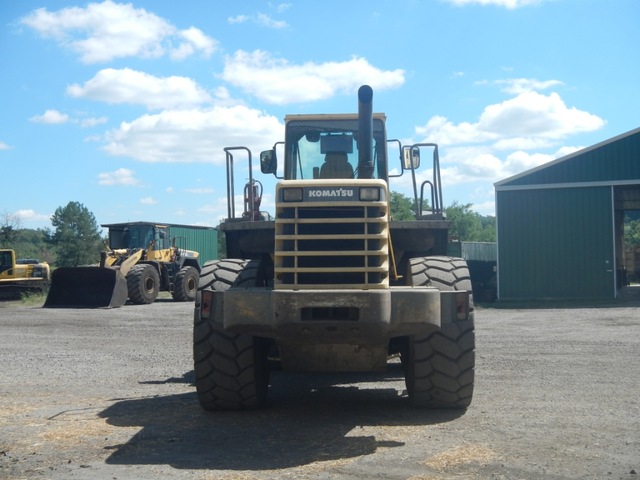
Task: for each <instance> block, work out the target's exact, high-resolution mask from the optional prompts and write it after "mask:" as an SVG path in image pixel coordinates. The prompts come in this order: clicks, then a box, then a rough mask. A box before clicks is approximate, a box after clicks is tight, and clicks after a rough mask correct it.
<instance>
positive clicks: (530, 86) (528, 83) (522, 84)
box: [494, 78, 564, 95]
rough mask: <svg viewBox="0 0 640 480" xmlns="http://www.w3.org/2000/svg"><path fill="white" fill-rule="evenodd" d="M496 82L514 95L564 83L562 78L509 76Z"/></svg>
mask: <svg viewBox="0 0 640 480" xmlns="http://www.w3.org/2000/svg"><path fill="white" fill-rule="evenodd" d="M494 83H495V84H496V85H501V86H503V88H502V91H503V92H505V93H509V94H512V95H518V94H520V93H524V92H530V91H540V90H547V89H549V88H552V87H557V86H561V85H564V83H562V82H561V81H560V80H544V81H540V80H537V79H535V78H507V79H504V80H496V81H495V82H494Z"/></svg>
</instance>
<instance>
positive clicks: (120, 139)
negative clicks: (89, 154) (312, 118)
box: [104, 105, 284, 164]
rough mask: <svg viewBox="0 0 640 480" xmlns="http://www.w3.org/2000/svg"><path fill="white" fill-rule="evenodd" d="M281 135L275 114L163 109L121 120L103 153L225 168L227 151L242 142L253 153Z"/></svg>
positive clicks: (236, 109)
mask: <svg viewBox="0 0 640 480" xmlns="http://www.w3.org/2000/svg"><path fill="white" fill-rule="evenodd" d="M214 132H215V134H214ZM283 136H284V127H283V125H282V124H281V123H280V122H279V121H278V119H277V118H275V117H273V116H268V115H265V114H264V113H262V112H260V111H258V110H255V109H250V108H247V107H245V106H242V105H236V106H232V107H225V106H215V107H212V108H208V109H190V110H165V111H162V112H160V113H158V114H154V115H143V116H141V117H139V118H137V119H135V120H134V121H132V122H123V123H121V124H120V126H119V128H117V129H113V130H110V131H108V132H107V133H106V137H105V138H106V141H107V144H106V145H105V147H104V149H105V150H106V151H107V152H108V153H109V154H111V155H116V156H127V157H130V158H133V159H135V160H139V161H142V162H167V163H171V162H177V163H190V162H212V163H217V164H224V161H225V154H224V151H223V150H222V149H223V148H224V147H227V146H229V145H237V144H241V145H245V146H247V147H249V148H250V149H251V150H252V151H254V152H255V151H260V150H263V149H265V148H266V147H268V146H270V145H273V142H274V139H281V138H282V137H283ZM254 163H255V162H254Z"/></svg>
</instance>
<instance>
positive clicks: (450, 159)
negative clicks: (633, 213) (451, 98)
mask: <svg viewBox="0 0 640 480" xmlns="http://www.w3.org/2000/svg"><path fill="white" fill-rule="evenodd" d="M483 83H490V84H493V85H498V86H501V87H503V91H504V92H506V93H510V94H512V95H513V96H512V97H511V98H508V99H507V100H505V101H503V102H500V103H496V104H492V105H488V106H486V107H485V108H484V110H483V111H482V112H481V114H480V116H479V118H478V120H477V122H475V123H472V122H461V123H458V124H456V123H454V122H452V121H450V120H448V119H447V118H445V117H443V116H434V117H432V118H430V119H429V120H428V121H427V123H426V124H425V125H423V126H420V127H416V129H415V133H416V136H417V137H418V141H417V142H420V143H423V142H434V143H437V144H438V145H440V147H441V148H440V165H441V178H442V184H443V185H444V186H445V188H448V189H449V190H450V189H451V188H455V187H456V186H460V185H464V187H463V188H464V189H465V190H466V191H467V193H468V191H469V188H473V187H474V186H479V185H482V184H486V182H491V183H495V182H497V181H499V180H503V179H505V178H509V177H511V176H513V175H516V174H519V173H522V172H524V171H527V170H529V169H532V168H535V167H538V166H540V165H543V164H545V163H547V162H550V161H552V160H555V159H557V158H560V157H563V156H565V155H568V154H569V153H572V152H574V151H576V150H578V149H579V148H578V147H565V146H561V145H562V143H563V142H564V141H565V140H566V139H567V138H569V137H571V136H572V135H576V134H579V133H583V132H590V131H594V130H598V129H599V128H602V126H603V125H604V124H605V122H604V120H603V119H601V118H600V117H598V116H597V115H594V114H592V113H589V112H586V111H583V110H579V109H577V108H575V107H569V106H567V105H566V104H565V102H564V101H563V100H562V98H561V97H560V95H559V94H558V93H557V92H550V93H548V94H543V93H539V92H538V90H546V89H550V88H553V87H556V86H560V85H563V83H562V82H560V81H557V80H549V81H538V80H536V79H522V78H520V79H508V80H503V81H495V82H483ZM410 142H412V140H410ZM424 158H427V155H426V154H425V155H424ZM423 167H424V170H421V171H419V172H417V176H418V179H419V181H420V182H421V181H423V180H431V177H432V175H433V174H432V170H431V162H423ZM407 181H408V180H404V179H400V181H399V182H398V183H399V185H400V186H401V188H403V189H405V190H407V191H409V185H408V184H407V183H406V182H407ZM476 192H477V193H476V194H475V197H474V200H478V202H477V203H478V205H480V206H478V205H475V204H474V209H476V210H477V211H480V212H481V213H483V214H491V213H492V212H490V211H489V210H490V209H491V208H492V206H493V202H494V199H493V192H485V193H482V192H481V191H480V190H479V189H476Z"/></svg>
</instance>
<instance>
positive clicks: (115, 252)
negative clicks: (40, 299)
mask: <svg viewBox="0 0 640 480" xmlns="http://www.w3.org/2000/svg"><path fill="white" fill-rule="evenodd" d="M198 257H199V254H198V252H194V251H191V250H185V249H182V248H178V247H176V245H175V239H173V240H171V239H170V238H169V235H168V227H167V226H166V225H156V224H150V223H145V222H137V223H130V224H114V225H110V226H109V241H108V242H107V249H106V250H105V251H103V252H102V253H101V254H100V263H99V265H97V266H88V267H63V268H57V269H56V270H54V271H53V274H52V278H51V287H50V289H49V294H48V295H47V299H46V301H45V303H44V305H43V306H44V307H46V308H48V307H52V308H53V307H66V308H80V307H88V308H96V307H104V308H116V307H121V306H122V305H124V304H125V303H126V302H127V299H128V300H129V301H130V302H131V303H133V304H136V305H143V304H149V303H153V302H154V301H155V300H156V298H157V297H158V293H159V292H161V291H166V292H171V295H172V297H173V299H174V300H176V301H194V299H195V295H196V290H197V285H198V275H199V272H200V262H199V260H198Z"/></svg>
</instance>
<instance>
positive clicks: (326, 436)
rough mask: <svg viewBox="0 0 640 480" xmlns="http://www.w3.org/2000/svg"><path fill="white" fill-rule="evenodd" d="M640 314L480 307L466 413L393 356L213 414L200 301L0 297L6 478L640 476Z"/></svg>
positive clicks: (631, 306) (1, 467)
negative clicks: (195, 325) (120, 302)
mask: <svg viewBox="0 0 640 480" xmlns="http://www.w3.org/2000/svg"><path fill="white" fill-rule="evenodd" d="M639 307H640V303H639V302H618V303H616V304H613V305H608V306H602V305H600V306H596V307H591V308H584V307H582V308H575V307H574V308H537V309H518V308H512V309H502V308H501V309H495V308H478V310H477V312H476V328H477V342H476V344H477V369H476V389H475V396H474V400H473V403H472V405H471V407H470V408H469V409H468V410H467V411H466V413H464V412H463V413H460V412H458V413H456V412H453V413H452V412H448V411H425V410H414V409H411V408H410V407H409V406H408V405H407V398H406V396H404V394H403V388H404V384H403V378H402V372H401V370H400V368H399V365H398V364H392V365H391V366H390V368H389V371H388V372H387V373H386V374H382V375H367V376H365V375H359V376H353V375H339V376H338V375H322V376H304V375H294V374H286V373H282V372H275V373H274V374H273V375H272V385H271V388H270V393H269V395H270V406H269V407H268V408H266V409H265V410H262V411H256V412H244V413H207V412H204V411H203V410H201V409H200V407H199V405H198V402H197V399H196V395H195V392H194V387H193V385H192V381H193V366H192V363H191V322H192V318H191V315H192V306H191V305H189V304H180V303H173V302H171V301H160V302H157V303H156V304H153V305H149V306H125V307H123V308H119V309H113V310H55V309H42V308H38V307H33V306H23V305H21V304H20V303H11V304H8V303H4V304H2V305H0V331H1V332H2V333H1V335H0V366H1V367H0V368H2V376H1V377H0V405H1V406H2V408H1V410H0V478H15V479H21V478H36V479H40V478H50V479H68V478H82V479H169V478H171V479H174V478H178V479H181V478H184V479H186V478H189V479H214V478H215V479H218V478H220V479H224V480H232V479H233V480H236V479H253V478H257V479H272V478H291V479H293V478H295V479H298V478H312V479H334V478H339V479H371V478H391V479H403V480H404V479H411V480H435V479H496V480H497V479H540V478H544V479H625V480H627V479H638V480H640V398H639V397H640V386H639V385H638V383H639V381H640V309H639Z"/></svg>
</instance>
